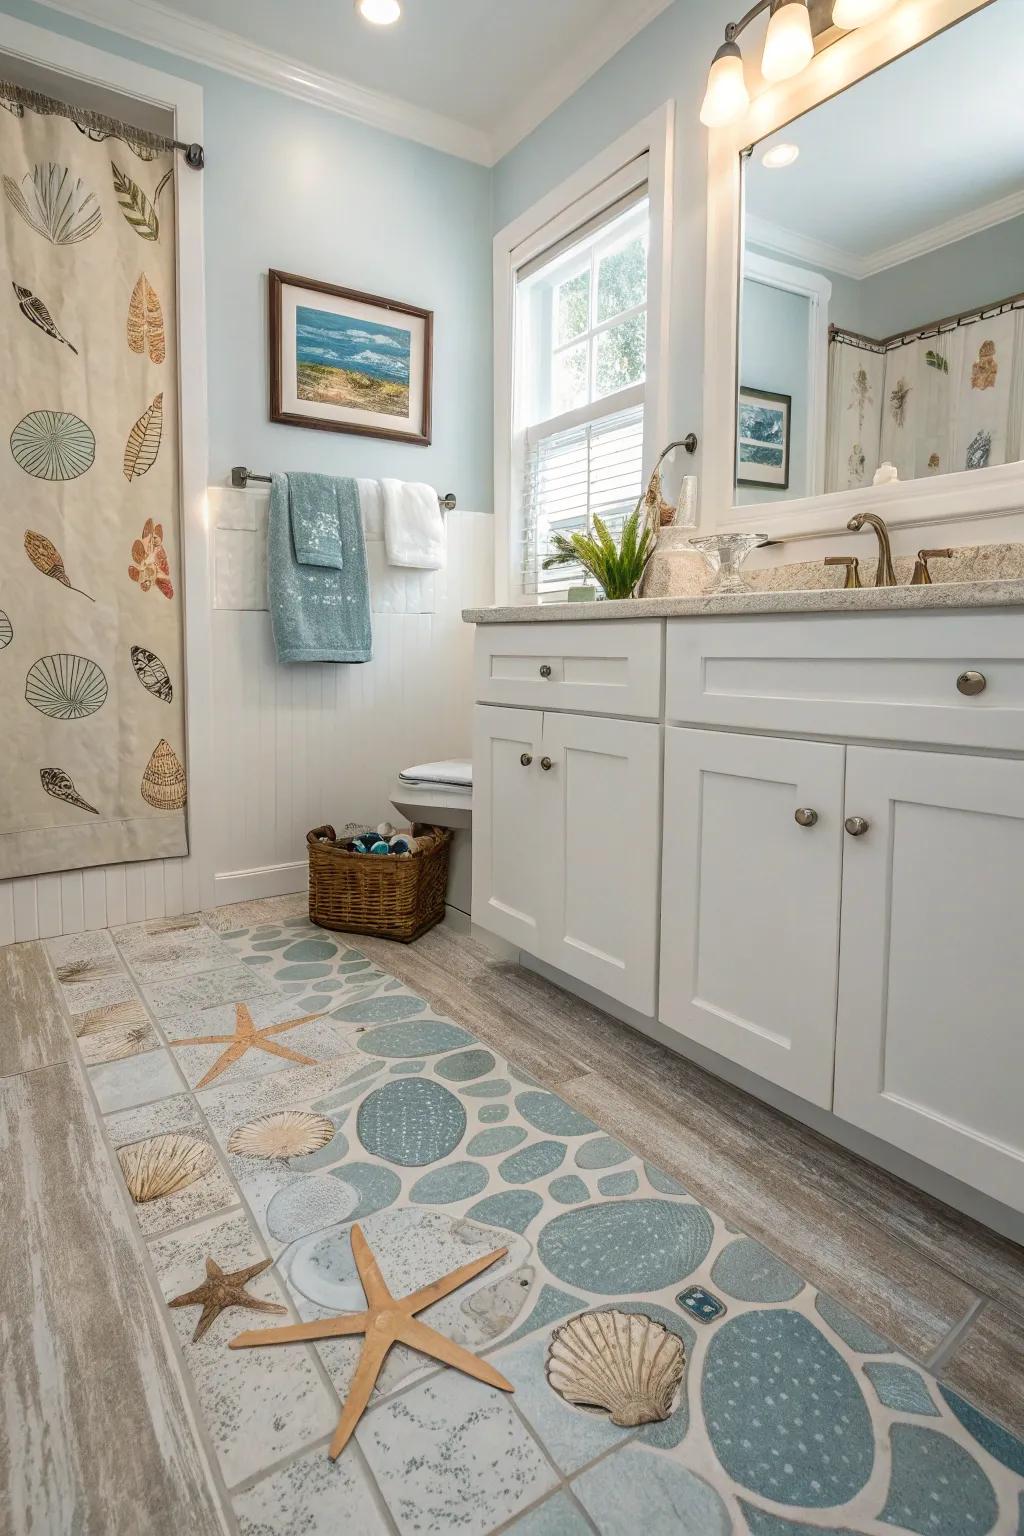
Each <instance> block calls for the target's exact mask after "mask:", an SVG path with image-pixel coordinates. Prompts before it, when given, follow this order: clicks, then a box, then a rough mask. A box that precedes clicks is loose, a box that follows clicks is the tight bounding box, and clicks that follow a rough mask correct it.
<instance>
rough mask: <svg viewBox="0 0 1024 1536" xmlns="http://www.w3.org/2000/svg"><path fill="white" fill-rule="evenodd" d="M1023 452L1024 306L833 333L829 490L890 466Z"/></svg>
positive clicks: (940, 469) (932, 470)
mask: <svg viewBox="0 0 1024 1536" xmlns="http://www.w3.org/2000/svg"><path fill="white" fill-rule="evenodd" d="M990 308H992V309H995V310H997V311H998V310H1001V309H1004V307H1003V306H1001V305H994V306H990ZM928 329H930V328H929V327H922V330H928ZM1021 458H1024V308H1020V307H1018V308H1006V309H1004V312H1002V313H995V314H992V313H989V314H987V315H980V316H979V317H978V318H976V319H969V320H965V321H962V322H961V323H960V324H959V325H957V326H955V327H952V328H950V329H947V330H944V331H941V332H939V333H937V334H935V333H933V334H931V335H925V336H923V337H913V338H908V339H902V338H893V339H892V340H891V341H884V342H875V341H869V340H867V339H866V338H863V337H847V336H844V335H843V334H842V333H839V335H837V336H834V337H833V339H832V343H831V348H830V353H829V399H828V455H827V462H828V469H827V482H826V489H827V490H830V491H845V490H850V489H852V488H854V487H855V486H859V485H870V484H871V481H872V478H873V476H874V473H875V470H876V469H877V468H878V466H879V464H883V463H889V464H895V465H896V468H897V469H898V470H899V476H900V479H901V480H916V479H920V478H922V477H925V476H930V475H946V474H950V473H951V472H953V471H954V470H964V469H985V468H987V467H988V466H989V465H992V464H1013V463H1016V462H1017V461H1018V460H1020V459H1021Z"/></svg>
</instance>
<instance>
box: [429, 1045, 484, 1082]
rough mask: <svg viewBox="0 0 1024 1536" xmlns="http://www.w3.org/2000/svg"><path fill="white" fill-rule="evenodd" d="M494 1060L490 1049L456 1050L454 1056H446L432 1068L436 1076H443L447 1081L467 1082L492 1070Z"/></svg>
mask: <svg viewBox="0 0 1024 1536" xmlns="http://www.w3.org/2000/svg"><path fill="white" fill-rule="evenodd" d="M495 1065H496V1063H495V1060H494V1057H493V1056H492V1055H491V1053H490V1051H484V1050H479V1049H478V1050H473V1051H458V1052H456V1054H455V1055H454V1056H446V1057H445V1058H444V1060H443V1061H439V1062H438V1063H437V1066H436V1067H435V1068H434V1070H435V1072H436V1073H437V1075H438V1077H443V1078H444V1080H445V1082H448V1083H469V1082H472V1080H473V1079H474V1078H475V1077H483V1076H484V1074H485V1073H487V1072H493V1071H494V1068H495Z"/></svg>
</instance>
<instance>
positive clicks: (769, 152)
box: [761, 144, 800, 171]
mask: <svg viewBox="0 0 1024 1536" xmlns="http://www.w3.org/2000/svg"><path fill="white" fill-rule="evenodd" d="M799 158H800V149H799V146H798V145H796V144H773V145H772V147H771V149H766V150H765V152H764V154H763V155H762V156H761V164H762V165H763V166H764V167H765V169H766V170H768V171H783V170H785V168H786V166H787V165H792V164H793V161H794V160H798V159H799Z"/></svg>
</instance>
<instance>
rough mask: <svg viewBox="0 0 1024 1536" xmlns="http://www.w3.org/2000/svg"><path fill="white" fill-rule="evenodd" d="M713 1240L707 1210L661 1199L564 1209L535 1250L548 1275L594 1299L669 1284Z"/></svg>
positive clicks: (704, 1255)
mask: <svg viewBox="0 0 1024 1536" xmlns="http://www.w3.org/2000/svg"><path fill="white" fill-rule="evenodd" d="M713 1238H714V1227H713V1225H712V1222H711V1218H710V1216H709V1215H708V1213H707V1211H705V1210H704V1209H703V1207H701V1206H699V1205H682V1204H674V1203H670V1202H669V1201H666V1200H623V1201H617V1202H615V1203H613V1204H608V1205H588V1206H582V1207H577V1208H575V1209H573V1210H570V1211H564V1212H563V1213H562V1214H561V1215H559V1216H555V1217H554V1218H553V1219H552V1220H551V1221H549V1222H548V1223H547V1225H546V1226H545V1227H544V1228H543V1229H542V1231H541V1233H540V1236H539V1238H538V1239H537V1251H538V1253H539V1254H540V1257H541V1260H542V1261H543V1263H544V1264H545V1265H546V1267H547V1268H548V1270H550V1272H551V1274H552V1275H554V1276H555V1277H556V1278H557V1279H559V1280H562V1281H564V1282H565V1284H567V1285H579V1286H583V1287H584V1288H585V1289H586V1290H589V1291H593V1292H594V1293H595V1294H596V1295H599V1296H619V1295H621V1296H625V1295H629V1294H632V1293H636V1292H639V1291H659V1290H661V1289H662V1288H663V1287H665V1286H668V1285H674V1284H676V1283H678V1282H679V1281H682V1280H684V1279H686V1277H687V1276H688V1275H690V1274H692V1272H693V1271H694V1270H695V1269H696V1268H697V1267H698V1266H699V1265H700V1264H702V1263H703V1262H704V1260H705V1259H706V1258H707V1255H708V1252H709V1250H710V1248H711V1243H712V1240H713Z"/></svg>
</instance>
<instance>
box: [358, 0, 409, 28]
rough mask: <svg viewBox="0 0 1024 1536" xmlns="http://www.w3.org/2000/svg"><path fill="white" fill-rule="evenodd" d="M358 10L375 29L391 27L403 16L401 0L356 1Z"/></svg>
mask: <svg viewBox="0 0 1024 1536" xmlns="http://www.w3.org/2000/svg"><path fill="white" fill-rule="evenodd" d="M356 10H357V11H358V12H359V14H360V16H362V17H363V19H364V21H372V22H373V24H374V26H375V27H390V25H391V23H392V22H393V21H397V20H398V18H399V16H401V14H402V7H401V5H400V4H399V0H356Z"/></svg>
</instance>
